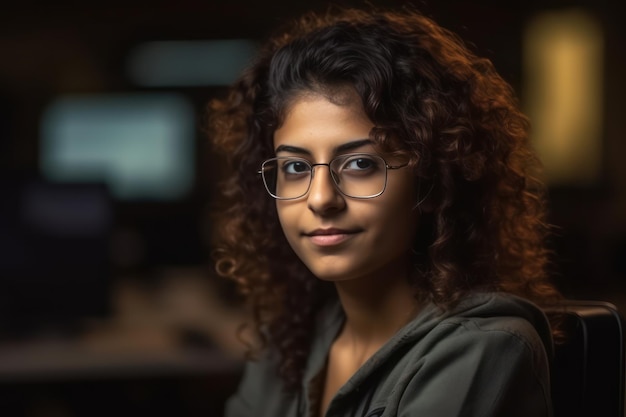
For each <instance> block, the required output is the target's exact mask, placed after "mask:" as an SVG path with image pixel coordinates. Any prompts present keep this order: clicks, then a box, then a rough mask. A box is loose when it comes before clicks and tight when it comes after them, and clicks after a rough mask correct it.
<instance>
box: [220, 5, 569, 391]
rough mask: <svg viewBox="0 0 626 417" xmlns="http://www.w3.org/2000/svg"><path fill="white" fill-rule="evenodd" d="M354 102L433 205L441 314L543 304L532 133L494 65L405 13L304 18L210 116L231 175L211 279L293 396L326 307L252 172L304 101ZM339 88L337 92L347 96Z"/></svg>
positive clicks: (547, 287)
mask: <svg viewBox="0 0 626 417" xmlns="http://www.w3.org/2000/svg"><path fill="white" fill-rule="evenodd" d="M346 87H348V88H350V89H352V90H354V91H355V92H356V94H357V95H358V96H359V98H360V100H361V103H362V106H363V109H364V111H365V113H366V114H367V116H368V117H369V118H370V119H371V120H372V122H373V123H374V125H375V128H374V129H373V130H372V132H371V137H372V139H374V140H375V141H377V142H378V143H379V144H380V146H381V147H383V148H385V149H387V150H390V151H395V152H401V153H403V154H405V155H407V156H408V157H409V159H410V161H411V167H412V169H413V170H414V173H415V175H416V176H417V177H418V178H419V179H420V181H419V183H420V188H421V189H420V192H421V194H422V195H423V196H424V197H426V198H427V200H428V201H427V205H428V206H429V207H431V209H429V210H428V213H423V214H422V219H421V220H420V223H421V224H420V232H419V233H418V237H417V241H416V242H415V244H414V247H413V252H414V254H415V259H414V261H415V265H416V272H417V273H416V274H415V277H416V278H415V283H414V284H415V287H416V293H417V294H418V296H419V297H421V298H422V299H424V300H429V301H432V302H435V303H437V304H439V305H441V306H443V307H444V308H450V307H451V306H453V305H454V304H455V303H456V302H457V301H458V300H459V299H460V298H461V297H462V296H463V295H464V294H467V293H468V292H469V291H476V290H496V291H506V292H510V293H513V294H517V295H520V296H523V297H526V298H528V299H530V300H532V301H534V302H536V303H537V304H539V305H547V304H550V303H552V302H553V301H554V300H556V299H557V298H558V297H559V295H558V292H557V291H556V290H555V288H554V287H553V286H552V285H551V284H550V283H549V282H548V280H547V277H546V275H547V274H546V263H547V260H548V256H547V255H548V253H547V250H546V248H545V244H544V239H545V237H546V234H547V232H548V228H547V226H546V224H545V223H544V217H545V213H544V209H545V204H544V186H543V184H542V183H541V182H540V181H539V179H538V178H537V176H536V173H537V172H538V169H539V163H538V161H537V159H536V157H535V155H534V153H533V152H532V150H531V148H530V145H529V139H528V132H529V123H528V120H527V118H526V117H525V116H524V115H523V114H522V113H521V112H520V110H519V106H518V103H517V101H516V98H515V96H514V93H513V91H512V88H511V87H510V86H509V85H508V84H507V83H506V82H505V81H504V80H503V79H502V78H501V77H500V76H499V75H498V74H497V72H496V71H495V69H494V67H493V65H492V63H491V62H490V61H489V60H487V59H483V58H480V57H477V56H475V55H474V54H473V53H472V52H471V51H470V50H469V49H468V48H467V47H466V46H464V44H463V43H462V42H461V40H459V39H458V38H457V37H456V36H455V35H454V34H453V33H451V32H449V31H447V30H445V29H443V28H441V27H440V26H438V25H437V24H436V23H434V22H433V21H432V20H430V19H429V18H427V17H425V16H423V15H421V14H420V13H418V12H415V11H412V10H402V11H360V10H335V11H332V12H327V13H324V14H309V15H306V16H305V17H303V18H301V19H299V20H297V21H296V22H294V23H293V24H292V25H290V26H289V27H288V28H287V29H286V30H284V31H282V32H280V34H278V35H276V36H275V37H273V38H272V39H271V40H270V41H269V42H268V43H267V44H266V45H265V47H264V48H263V49H262V50H261V51H260V53H259V55H258V57H257V59H256V61H254V63H253V64H252V65H251V66H250V67H249V68H248V69H247V70H246V71H245V72H244V73H243V75H242V76H241V77H240V78H239V80H238V81H237V83H236V84H235V85H234V86H233V87H232V89H231V90H230V93H229V95H228V97H226V98H225V99H223V100H214V101H212V102H211V103H210V106H209V115H210V117H209V121H210V123H209V128H210V130H209V131H210V138H211V140H212V141H213V143H214V144H215V145H216V147H217V149H218V150H219V151H220V152H222V153H223V154H224V155H225V159H226V161H227V165H228V167H229V169H230V170H229V171H228V174H227V176H226V180H225V181H224V182H223V183H222V188H221V189H222V192H223V200H222V203H223V204H224V209H223V210H221V211H220V212H219V213H218V217H217V219H216V221H215V222H214V225H215V228H216V231H217V233H216V240H215V260H216V267H217V271H218V273H219V274H221V275H222V276H225V277H228V278H230V279H232V280H234V281H235V282H236V283H237V285H238V288H239V290H240V291H241V293H242V294H243V295H244V296H245V297H246V299H247V300H248V301H249V302H250V305H251V306H252V311H253V312H254V319H255V323H254V328H255V330H256V332H257V333H258V335H259V336H260V337H261V340H263V341H264V342H265V344H266V345H269V346H270V348H273V349H276V350H277V352H278V353H279V355H280V359H281V360H280V361H279V363H280V369H279V372H280V374H281V375H282V376H283V378H284V379H285V382H286V383H287V386H291V387H297V386H298V385H299V383H300V379H301V376H302V371H303V367H304V364H305V360H306V357H307V355H308V349H309V344H310V337H311V334H312V326H313V325H314V321H315V314H316V312H317V311H318V310H319V308H320V306H321V305H322V304H323V303H324V302H326V301H327V300H328V299H329V298H332V297H333V287H332V285H329V284H328V283H325V282H322V281H320V280H317V279H316V278H315V277H314V276H313V275H312V274H311V272H310V271H308V270H307V268H306V267H305V266H304V265H303V264H302V263H301V262H300V260H299V259H298V258H297V256H296V255H295V254H294V252H293V251H292V250H291V248H290V247H289V245H288V243H287V241H286V239H285V237H284V235H283V233H282V230H281V228H280V225H279V223H278V220H277V214H276V206H275V201H274V200H273V199H272V198H271V197H270V196H269V195H267V193H266V192H265V190H264V188H263V184H262V182H261V180H260V178H259V177H258V176H257V171H258V169H259V167H260V165H261V162H262V161H263V160H265V159H267V158H271V157H273V156H274V154H273V146H272V141H273V133H274V131H275V130H276V128H277V127H278V126H280V124H281V122H282V119H283V117H284V114H285V111H286V109H288V108H289V105H290V103H291V102H292V101H293V100H294V99H295V98H297V97H299V96H300V95H302V94H307V93H315V94H322V95H324V96H325V97H329V98H332V97H333V96H334V94H335V93H336V92H338V91H345V88H346ZM342 89H343V90H342Z"/></svg>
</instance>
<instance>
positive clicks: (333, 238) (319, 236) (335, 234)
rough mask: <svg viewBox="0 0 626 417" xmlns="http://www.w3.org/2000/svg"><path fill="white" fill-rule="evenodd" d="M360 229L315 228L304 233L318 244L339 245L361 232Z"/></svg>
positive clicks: (312, 241)
mask: <svg viewBox="0 0 626 417" xmlns="http://www.w3.org/2000/svg"><path fill="white" fill-rule="evenodd" d="M359 232H360V230H345V229H337V228H334V227H333V228H328V229H315V230H313V231H312V232H309V233H304V235H305V236H306V237H307V238H308V239H309V240H310V241H311V243H313V244H314V245H317V246H335V245H339V244H341V243H343V242H345V241H347V240H349V239H350V238H351V237H352V236H354V235H355V234H357V233H359Z"/></svg>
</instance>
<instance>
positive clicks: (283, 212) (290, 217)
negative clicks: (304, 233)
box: [276, 200, 299, 243]
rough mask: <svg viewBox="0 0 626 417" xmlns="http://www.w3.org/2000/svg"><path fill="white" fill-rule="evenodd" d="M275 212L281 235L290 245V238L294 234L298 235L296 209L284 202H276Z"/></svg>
mask: <svg viewBox="0 0 626 417" xmlns="http://www.w3.org/2000/svg"><path fill="white" fill-rule="evenodd" d="M276 211H277V213H278V220H279V221H280V226H281V228H282V229H283V233H284V234H285V236H286V237H287V240H289V242H290V243H291V238H292V237H293V236H294V234H297V233H299V232H298V227H297V219H298V211H299V209H298V207H295V205H294V204H293V203H291V204H290V203H289V202H286V201H280V200H276Z"/></svg>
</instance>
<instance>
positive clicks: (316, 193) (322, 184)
mask: <svg viewBox="0 0 626 417" xmlns="http://www.w3.org/2000/svg"><path fill="white" fill-rule="evenodd" d="M345 204H346V201H345V199H344V196H343V194H341V192H340V191H339V190H338V189H337V186H336V185H335V182H334V181H333V178H332V174H331V173H330V168H329V167H328V165H326V164H319V165H316V166H314V167H313V176H312V178H311V187H310V189H309V193H308V196H307V205H308V207H309V209H310V210H312V211H314V212H316V213H318V214H328V213H332V212H337V211H341V210H343V209H344V208H345Z"/></svg>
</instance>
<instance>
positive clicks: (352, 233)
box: [274, 95, 418, 281]
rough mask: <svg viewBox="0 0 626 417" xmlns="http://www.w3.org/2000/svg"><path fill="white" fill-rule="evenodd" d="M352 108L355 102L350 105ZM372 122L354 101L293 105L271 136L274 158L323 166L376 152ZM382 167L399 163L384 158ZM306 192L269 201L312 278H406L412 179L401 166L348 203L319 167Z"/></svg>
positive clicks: (313, 99) (314, 98) (311, 100)
mask: <svg viewBox="0 0 626 417" xmlns="http://www.w3.org/2000/svg"><path fill="white" fill-rule="evenodd" d="M351 102H352V103H359V102H358V99H356V98H355V99H353V100H351ZM372 127H374V125H373V123H372V122H371V121H370V120H369V119H368V118H367V116H366V115H365V113H364V112H363V109H362V107H361V105H360V103H359V104H358V105H357V104H351V105H350V104H347V105H337V104H333V103H332V102H330V101H329V100H328V99H326V98H324V97H323V96H319V95H307V96H304V97H302V98H300V99H298V100H296V101H295V102H294V104H293V105H292V106H291V107H290V109H289V112H288V113H287V116H286V118H285V120H284V123H283V124H282V126H281V127H280V128H279V129H278V130H276V132H275V134H274V150H275V152H276V156H297V157H301V158H305V159H307V160H308V161H309V162H310V163H312V164H316V163H328V162H330V161H331V159H333V158H335V157H337V156H338V155H342V154H346V153H361V152H363V153H374V154H379V155H380V153H379V152H377V150H376V147H375V146H374V143H373V142H371V141H367V140H363V139H367V138H368V137H369V133H370V130H371V129H372ZM381 156H383V157H384V158H385V161H386V162H387V164H388V165H401V164H402V162H403V161H401V160H398V159H393V158H390V157H387V156H385V155H381ZM313 169H314V176H313V180H312V182H311V186H310V189H309V191H308V193H307V194H306V195H304V196H303V197H301V198H299V199H295V200H276V207H277V210H278V216H279V219H280V223H281V225H282V228H283V231H284V233H285V236H286V237H287V240H288V241H289V244H290V245H291V247H292V248H293V250H294V251H295V252H296V254H297V255H298V256H299V257H300V259H301V260H302V261H303V262H304V264H305V265H306V266H307V267H308V268H309V269H310V270H311V272H313V274H315V275H316V276H317V277H318V278H319V279H323V280H328V281H343V280H351V279H356V278H362V277H374V278H375V277H383V278H384V276H386V275H387V274H398V273H407V270H406V268H407V265H408V259H409V252H410V246H411V242H412V241H413V238H414V234H415V231H416V228H417V221H418V216H417V210H416V209H414V208H413V207H414V206H415V203H416V201H417V196H416V191H415V190H416V179H415V177H414V176H413V174H412V172H411V170H410V169H409V168H407V167H404V168H399V169H393V170H391V169H390V170H388V172H387V186H386V189H385V191H384V192H383V194H381V195H380V196H378V197H374V198H371V199H355V198H351V197H346V196H345V195H343V194H342V193H341V192H339V191H338V190H337V188H336V186H335V184H334V183H333V180H332V178H331V176H330V172H329V168H328V167H327V166H322V165H321V166H316V167H314V168H313Z"/></svg>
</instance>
